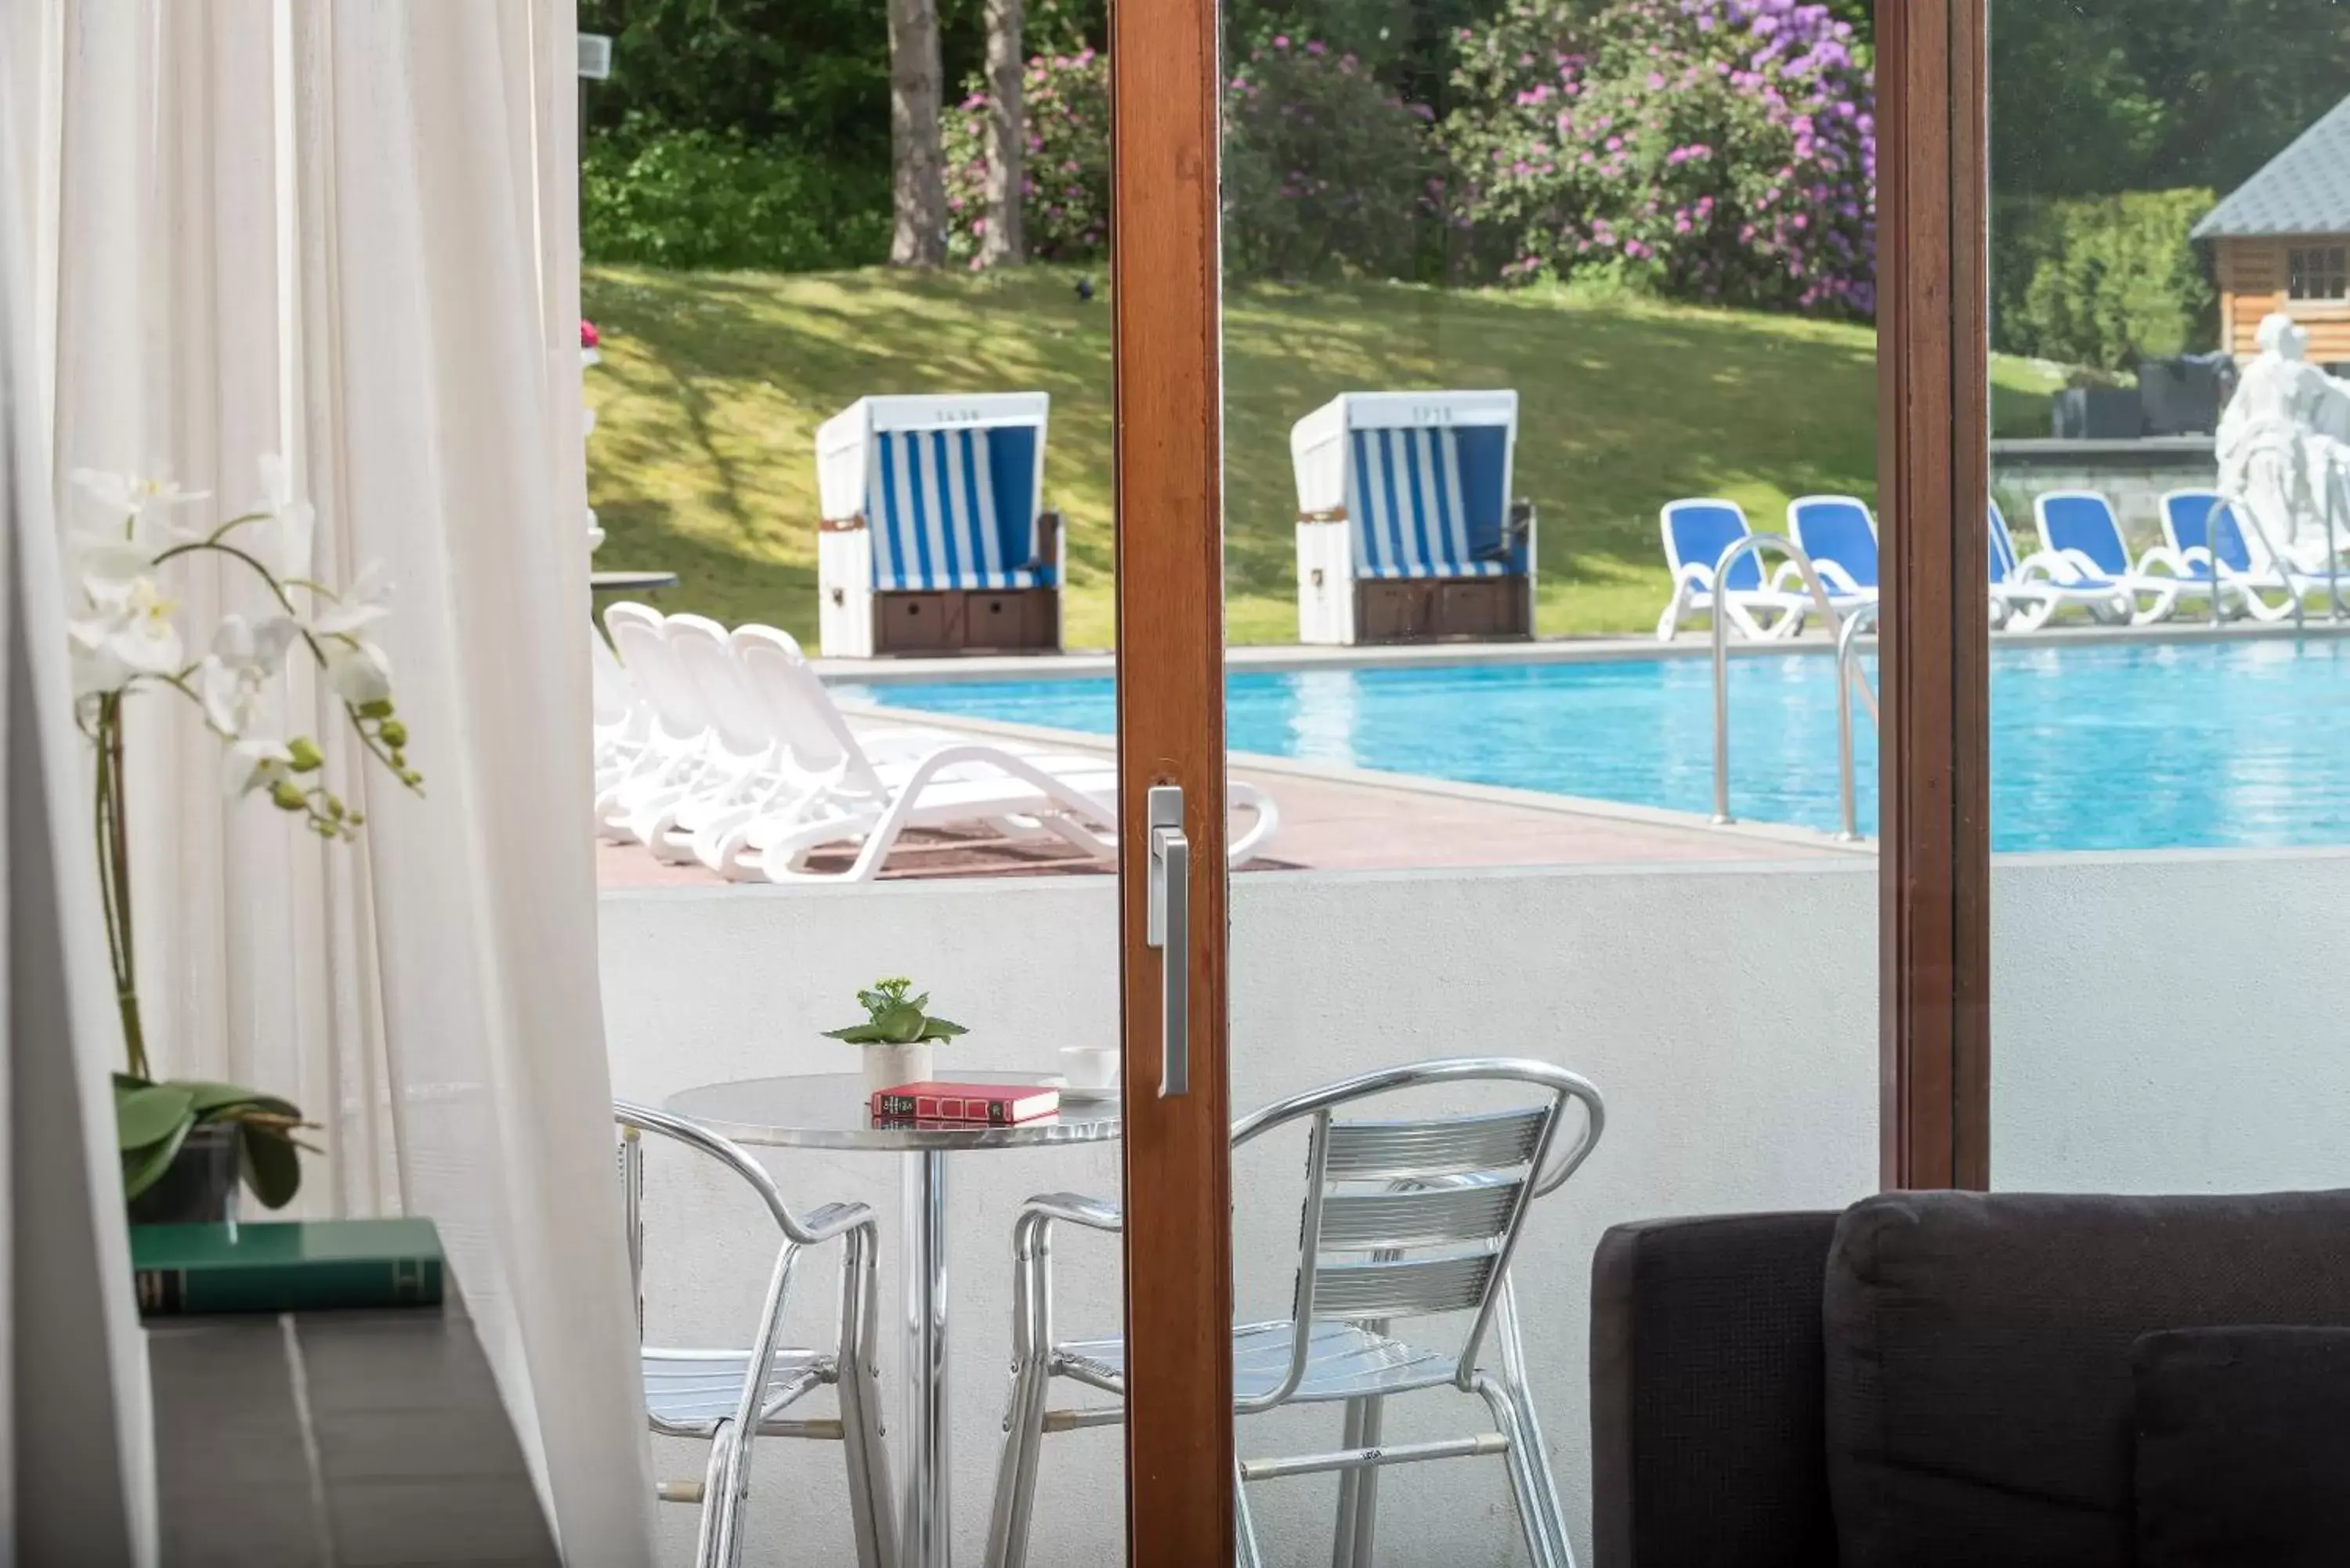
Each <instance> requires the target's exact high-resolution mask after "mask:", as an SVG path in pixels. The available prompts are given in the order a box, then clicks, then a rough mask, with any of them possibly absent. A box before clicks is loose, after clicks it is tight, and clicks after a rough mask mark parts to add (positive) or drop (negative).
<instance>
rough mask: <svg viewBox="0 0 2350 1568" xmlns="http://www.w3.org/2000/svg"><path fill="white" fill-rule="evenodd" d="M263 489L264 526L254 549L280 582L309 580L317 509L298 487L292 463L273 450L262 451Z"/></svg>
mask: <svg viewBox="0 0 2350 1568" xmlns="http://www.w3.org/2000/svg"><path fill="white" fill-rule="evenodd" d="M261 489H262V495H263V508H262V511H263V514H262V517H261V519H260V520H261V522H262V523H263V524H265V526H264V528H263V531H262V534H261V536H260V539H259V541H258V544H257V545H256V547H255V551H254V553H255V555H256V556H259V557H260V559H261V564H262V565H263V566H266V567H268V568H269V570H270V572H271V573H272V574H273V575H274V576H276V578H277V579H278V581H279V582H281V583H297V582H303V581H306V580H307V578H308V577H309V576H310V559H311V551H312V547H313V541H314V537H315V535H316V534H317V508H315V507H313V506H312V505H311V504H309V502H307V501H306V500H304V499H303V498H302V497H301V495H300V494H299V493H297V492H296V490H295V488H294V469H293V465H292V464H290V463H288V462H286V460H285V459H284V458H282V457H280V456H278V455H277V454H276V452H263V453H262V454H261Z"/></svg>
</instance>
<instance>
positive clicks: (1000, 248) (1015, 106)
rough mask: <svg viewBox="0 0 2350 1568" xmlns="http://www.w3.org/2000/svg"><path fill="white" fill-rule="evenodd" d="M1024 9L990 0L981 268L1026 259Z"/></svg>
mask: <svg viewBox="0 0 2350 1568" xmlns="http://www.w3.org/2000/svg"><path fill="white" fill-rule="evenodd" d="M1020 13H1021V0H987V233H986V234H983V235H982V236H981V244H980V247H979V261H980V265H982V266H1018V265H1020V264H1021V263H1022V262H1024V261H1025V260H1027V259H1028V256H1027V249H1026V242H1025V238H1024V234H1023V233H1022V229H1023V223H1022V217H1021V214H1022V209H1023V208H1024V206H1025V205H1026V201H1025V193H1026V181H1027V174H1026V167H1025V166H1026V162H1027V152H1028V127H1027V124H1026V122H1025V119H1024V116H1023V115H1022V113H1021V103H1020V86H1021V78H1022V76H1023V75H1024V72H1025V69H1026V64H1027V62H1026V59H1025V57H1024V54H1025V51H1024V45H1023V43H1022V40H1021V14H1020Z"/></svg>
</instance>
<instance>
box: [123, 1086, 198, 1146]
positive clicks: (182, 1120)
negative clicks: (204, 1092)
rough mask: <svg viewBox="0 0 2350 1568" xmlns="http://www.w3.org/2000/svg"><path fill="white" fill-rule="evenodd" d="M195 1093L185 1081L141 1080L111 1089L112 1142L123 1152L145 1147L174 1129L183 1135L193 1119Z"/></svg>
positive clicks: (158, 1141)
mask: <svg viewBox="0 0 2350 1568" xmlns="http://www.w3.org/2000/svg"><path fill="white" fill-rule="evenodd" d="M194 1101H195V1096H193V1095H192V1094H191V1093H190V1092H189V1087H188V1085H185V1084H140V1085H137V1086H136V1087H133V1088H127V1089H126V1088H124V1087H123V1086H122V1085H120V1083H118V1084H117V1085H115V1089H114V1142H115V1147H117V1148H119V1149H121V1150H122V1151H123V1152H125V1153H129V1152H130V1151H131V1150H134V1149H144V1148H147V1147H151V1146H152V1145H154V1144H157V1143H160V1142H161V1141H162V1140H163V1139H164V1138H166V1137H170V1136H171V1135H172V1132H173V1130H174V1129H179V1130H180V1131H181V1132H182V1136H185V1128H186V1127H188V1126H191V1125H192V1124H193V1123H194V1121H195V1111H194Z"/></svg>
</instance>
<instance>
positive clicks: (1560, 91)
mask: <svg viewBox="0 0 2350 1568" xmlns="http://www.w3.org/2000/svg"><path fill="white" fill-rule="evenodd" d="M1582 10H1583V7H1581V6H1579V5H1575V4H1574V3H1573V0H1508V4H1507V5H1506V6H1505V7H1504V9H1503V12H1502V15H1501V16H1500V17H1499V18H1498V19H1497V20H1496V21H1495V22H1494V23H1493V24H1492V26H1489V27H1485V28H1482V29H1480V28H1466V27H1464V28H1462V29H1461V33H1460V35H1459V37H1458V48H1459V57H1460V62H1461V63H1460V66H1459V68H1458V69H1457V70H1456V71H1455V73H1454V77H1453V81H1454V84H1455V87H1456V88H1457V89H1458V91H1459V96H1460V98H1461V99H1462V100H1463V102H1464V104H1465V107H1463V108H1462V109H1459V110H1457V111H1456V112H1455V113H1454V114H1453V115H1451V117H1450V119H1447V121H1446V123H1445V125H1444V129H1443V137H1444V142H1445V145H1446V148H1447V150H1448V151H1449V152H1450V153H1451V157H1452V159H1453V161H1454V166H1455V170H1456V178H1457V180H1458V181H1459V182H1460V185H1461V190H1460V192H1459V199H1460V200H1461V202H1462V203H1463V204H1464V206H1465V208H1466V211H1467V212H1468V214H1469V216H1470V217H1471V220H1472V221H1473V222H1474V223H1475V225H1476V232H1477V238H1478V242H1479V246H1480V250H1481V253H1482V254H1483V255H1484V257H1485V260H1486V263H1487V265H1489V266H1495V267H1497V269H1498V271H1499V272H1500V274H1501V275H1502V276H1503V279H1504V280H1505V281H1508V280H1527V279H1531V278H1534V277H1536V276H1541V275H1551V276H1556V277H1567V276H1571V275H1575V274H1576V273H1578V272H1599V273H1604V274H1612V275H1616V276H1617V277H1620V278H1622V279H1623V280H1624V281H1626V282H1627V283H1631V284H1634V285H1636V286H1642V287H1646V288H1649V289H1653V290H1654V291H1656V292H1658V293H1661V294H1668V295H1671V296H1678V297H1682V298H1695V299H1704V300H1711V301H1718V302H1721V303H1723V304H1729V305H1742V306H1761V307H1764V308H1772V309H1794V310H1800V311H1805V312H1810V313H1814V314H1820V315H1837V316H1856V317H1866V316H1867V315H1869V314H1871V313H1872V312H1873V311H1874V310H1875V308H1876V297H1877V296H1876V281H1875V275H1876V253H1877V227H1876V219H1875V215H1874V211H1873V203H1874V188H1875V181H1876V173H1877V127H1876V119H1875V100H1874V95H1873V91H1872V88H1871V86H1870V80H1869V76H1868V72H1867V71H1866V68H1865V67H1862V66H1861V65H1859V64H1858V63H1857V62H1856V60H1855V59H1854V57H1853V53H1852V46H1853V38H1852V29H1851V27H1850V26H1849V25H1848V24H1846V23H1843V22H1839V21H1837V20H1835V17H1834V16H1831V15H1830V13H1829V10H1828V7H1827V6H1826V5H1817V4H1799V3H1798V0H1615V3H1614V4H1612V5H1608V6H1607V8H1606V9H1605V10H1603V11H1601V12H1600V13H1599V14H1598V15H1597V16H1592V17H1590V18H1588V19H1587V20H1586V19H1585V18H1584V17H1583V16H1581V15H1580V13H1581V11H1582Z"/></svg>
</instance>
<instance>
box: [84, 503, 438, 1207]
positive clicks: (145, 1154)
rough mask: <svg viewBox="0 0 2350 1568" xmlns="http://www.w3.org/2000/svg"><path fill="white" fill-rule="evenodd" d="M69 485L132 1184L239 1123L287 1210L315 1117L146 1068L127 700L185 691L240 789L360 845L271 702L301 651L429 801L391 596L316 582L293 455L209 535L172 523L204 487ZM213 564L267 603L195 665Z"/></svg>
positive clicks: (243, 1146) (308, 745) (311, 740)
mask: <svg viewBox="0 0 2350 1568" xmlns="http://www.w3.org/2000/svg"><path fill="white" fill-rule="evenodd" d="M73 477H74V483H75V484H76V486H77V487H78V489H79V490H80V491H81V492H82V493H83V494H84V496H85V498H86V499H87V500H88V502H91V503H94V504H95V505H96V508H97V509H98V511H99V514H100V515H101V517H102V519H103V521H102V522H101V523H100V524H99V525H98V526H97V527H95V528H89V529H82V528H77V529H76V530H75V533H74V536H73V546H74V547H73V566H74V576H75V579H76V581H75V584H74V591H75V595H76V598H77V601H78V602H77V603H76V604H75V605H74V607H73V610H72V613H71V615H70V616H69V618H68V623H67V634H68V639H69V641H70V645H71V653H72V666H73V680H74V696H75V711H76V715H77V717H78V720H79V722H80V724H81V727H82V732H83V733H85V734H86V735H88V737H89V739H90V742H91V743H92V745H93V746H94V747H95V748H96V750H97V753H98V770H97V771H98V798H97V818H98V821H97V831H98V862H99V887H100V891H101V893H102V895H103V899H102V901H103V904H104V907H105V914H106V936H107V945H108V948H109V951H110V953H111V955H112V958H113V962H114V984H115V996H116V1001H117V1002H118V1004H119V1005H120V1009H121V1013H122V1036H123V1045H124V1053H125V1055H126V1057H127V1061H126V1063H125V1066H126V1068H127V1071H126V1072H124V1073H122V1074H119V1075H117V1076H116V1080H115V1083H116V1094H115V1110H116V1122H117V1130H118V1133H119V1137H120V1143H121V1153H122V1163H123V1178H124V1185H125V1189H126V1192H127V1193H128V1195H129V1196H130V1197H131V1198H134V1199H135V1198H137V1197H138V1196H139V1194H140V1192H141V1191H143V1190H145V1189H147V1188H148V1187H151V1186H152V1185H153V1183H154V1182H155V1181H156V1180H158V1179H161V1176H162V1175H163V1173H164V1171H165V1170H166V1169H168V1168H170V1166H171V1164H172V1159H173V1158H176V1157H177V1155H178V1153H179V1150H180V1147H181V1145H182V1143H183V1142H184V1141H185V1139H186V1137H187V1135H188V1133H189V1132H190V1131H192V1129H193V1128H194V1127H197V1126H199V1125H202V1124H203V1123H206V1122H234V1123H235V1124H237V1126H238V1129H239V1132H240V1135H241V1137H240V1162H239V1163H240V1166H241V1168H242V1170H243V1173H244V1179H245V1181H246V1183H247V1184H248V1185H250V1186H251V1187H252V1188H253V1189H254V1191H255V1195H256V1196H258V1197H259V1198H260V1199H262V1201H263V1202H264V1203H265V1204H267V1205H268V1206H269V1207H271V1208H276V1207H279V1206H281V1205H282V1204H284V1203H285V1202H286V1199H290V1198H291V1197H292V1196H293V1195H294V1190H295V1189H296V1186H297V1185H298V1184H299V1181H300V1174H299V1167H298V1165H297V1164H296V1159H295V1156H294V1149H295V1147H300V1146H298V1145H296V1141H295V1137H294V1135H295V1133H296V1130H297V1129H298V1128H300V1127H304V1126H306V1125H307V1124H305V1123H304V1122H303V1121H302V1119H301V1113H300V1112H299V1111H298V1110H296V1108H295V1107H294V1106H291V1105H289V1104H287V1103H286V1102H285V1101H283V1100H280V1099H277V1098H276V1097H275V1096H267V1095H263V1094H260V1093H258V1092H257V1091H253V1090H246V1089H240V1088H237V1087H236V1086H235V1085H220V1084H195V1083H157V1082H154V1081H153V1080H152V1079H151V1075H150V1073H149V1064H148V1055H147V1041H146V1032H145V1030H144V1028H143V1027H142V1025H141V1023H140V1012H139V992H138V980H137V972H136V969H135V964H134V957H133V955H134V945H133V941H132V935H133V933H132V922H131V916H130V848H129V843H128V836H127V826H128V814H127V811H126V800H125V795H124V775H123V754H122V753H123V719H124V704H125V703H126V702H127V701H129V700H130V698H131V697H133V696H134V695H136V694H137V693H138V692H140V691H143V690H160V691H168V692H172V693H176V694H177V695H178V696H180V697H182V698H184V699H185V700H186V701H189V702H190V703H192V704H193V705H194V707H195V709H196V711H197V712H198V713H199V714H200V716H201V718H202V721H203V725H204V727H205V729H207V730H208V731H210V732H212V733H213V735H214V736H216V737H217V738H218V739H219V740H220V742H221V743H222V746H223V748H224V753H225V756H226V760H227V761H226V766H227V787H228V789H229V790H230V791H231V793H233V794H236V795H239V796H244V795H253V794H260V795H265V796H266V797H267V799H268V801H269V803H270V804H271V805H274V806H276V807H277V808H278V809H279V810H281V811H285V812H288V813H291V814H294V815H298V816H299V817H300V818H301V819H302V822H303V825H304V826H305V827H306V828H307V830H308V831H310V832H312V833H315V834H317V836H319V837H320V838H322V839H328V840H346V839H349V838H352V837H354V836H357V834H358V832H359V828H360V827H361V826H363V825H364V822H365V818H364V817H363V816H362V815H361V814H360V813H359V812H357V811H355V810H353V809H351V807H350V806H349V805H348V804H347V803H346V802H345V801H344V800H343V799H342V797H341V796H340V795H338V794H336V793H335V792H334V791H333V790H332V789H330V788H329V787H328V784H327V783H326V777H325V768H326V756H325V753H324V752H323V751H322V750H321V749H320V747H319V745H318V742H317V739H316V738H315V737H313V736H310V735H305V734H288V733H285V732H283V730H282V727H281V726H280V725H279V724H278V723H277V722H276V696H277V692H278V688H279V687H280V685H281V684H282V682H281V680H280V678H281V677H282V675H283V674H284V672H285V670H286V664H287V662H288V659H290V658H291V657H292V656H293V655H294V653H295V651H296V649H299V650H301V651H302V652H303V653H304V654H306V655H307V657H308V658H309V659H310V660H311V661H312V662H313V663H314V664H315V665H316V667H317V670H318V671H319V672H320V673H321V674H322V675H323V677H324V678H325V680H326V681H327V684H328V688H329V690H331V691H333V692H334V694H335V697H336V698H337V700H338V701H339V702H340V703H341V704H342V708H343V711H344V713H345V715H346V716H347V717H348V720H349V722H350V725H351V728H352V730H353V732H355V733H356V735H357V737H358V739H359V744H360V745H361V747H362V748H363V749H364V750H366V751H367V752H368V753H369V754H371V755H372V756H374V757H375V758H376V760H377V761H378V762H379V763H381V764H382V765H383V766H384V768H385V769H386V770H388V771H389V772H390V774H391V775H392V776H393V777H394V778H395V779H397V780H398V781H399V782H400V784H402V785H403V786H405V787H406V788H408V789H410V790H412V791H416V792H417V793H420V794H421V793H422V787H423V783H424V780H423V776H422V775H421V774H419V773H417V771H416V770H415V769H414V768H412V767H411V766H410V765H409V763H408V753H407V746H408V730H407V726H406V725H404V724H403V723H401V722H400V719H399V717H398V716H397V711H396V710H395V708H394V707H393V704H392V694H391V666H390V661H389V660H387V659H385V657H384V653H383V649H381V648H380V647H378V646H377V645H376V644H375V643H374V642H373V641H371V640H369V635H368V634H369V630H370V628H373V627H374V625H375V623H376V622H378V621H380V619H382V618H383V617H384V616H385V615H387V614H389V613H390V604H389V602H388V590H387V588H386V587H385V586H384V584H383V581H382V577H381V574H380V572H379V571H378V570H377V569H376V568H375V567H373V566H369V567H368V568H367V569H365V570H363V571H361V572H360V573H359V576H357V577H355V578H354V579H352V581H351V582H350V583H349V584H348V586H347V587H343V588H342V589H340V590H339V591H338V590H337V589H335V588H332V587H328V585H327V584H325V583H323V582H320V581H319V580H318V579H317V576H315V575H314V573H313V570H312V549H313V533H314V529H315V525H316V518H315V514H314V512H313V509H312V508H311V505H310V504H309V503H308V502H307V501H306V500H303V499H302V498H301V497H300V496H299V495H298V493H296V489H295V486H294V483H293V480H292V473H291V471H290V470H289V469H288V467H287V465H286V462H284V461H283V460H282V459H279V458H276V457H264V458H263V459H262V460H261V482H262V490H263V493H264V497H265V499H264V500H263V501H262V503H261V504H259V505H258V506H256V507H255V509H254V510H252V511H249V512H245V513H243V514H240V515H237V516H234V517H231V518H230V519H229V520H228V521H226V522H224V523H223V524H220V525H219V526H217V527H215V528H213V529H211V530H210V531H208V532H207V531H202V530H198V529H193V528H189V527H186V526H183V525H182V524H181V522H180V521H179V520H180V518H181V517H182V515H183V514H184V513H185V511H186V509H187V508H188V507H189V506H190V505H191V504H193V503H196V502H199V501H202V500H203V499H204V498H205V497H204V495H203V493H200V492H191V491H186V490H182V489H181V488H180V487H179V486H178V485H177V484H174V483H171V482H169V481H163V480H148V479H135V478H131V477H129V476H126V475H122V474H115V473H99V472H90V471H88V470H84V471H80V472H76V473H75V474H74V476H73ZM199 556H213V557H214V558H216V559H218V560H221V561H223V562H224V563H226V564H228V565H229V566H231V567H233V568H234V569H235V570H236V571H238V572H240V573H243V574H246V575H249V576H251V577H252V578H253V579H254V580H255V581H256V582H258V583H259V584H260V585H261V586H262V587H264V588H265V589H266V590H267V593H268V597H269V598H270V599H271V600H272V601H273V607H272V609H271V610H270V612H269V613H268V614H267V615H265V616H264V617H262V618H260V619H258V620H248V619H247V618H245V617H244V616H241V615H234V614H231V615H224V616H222V617H221V618H220V620H219V622H218V624H217V625H215V626H214V627H213V632H212V635H211V637H210V638H209V639H206V640H205V642H204V643H203V647H204V649H205V651H204V652H203V653H202V654H200V655H196V656H194V657H191V656H190V651H189V649H190V645H189V641H188V639H187V638H186V637H185V636H184V635H183V634H182V629H181V626H180V619H179V610H180V606H179V603H178V601H176V600H175V599H174V598H173V597H172V593H171V591H170V586H169V579H170V576H171V572H170V568H171V567H172V566H173V565H174V564H175V563H183V562H190V561H192V560H194V559H195V558H196V557H199Z"/></svg>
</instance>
